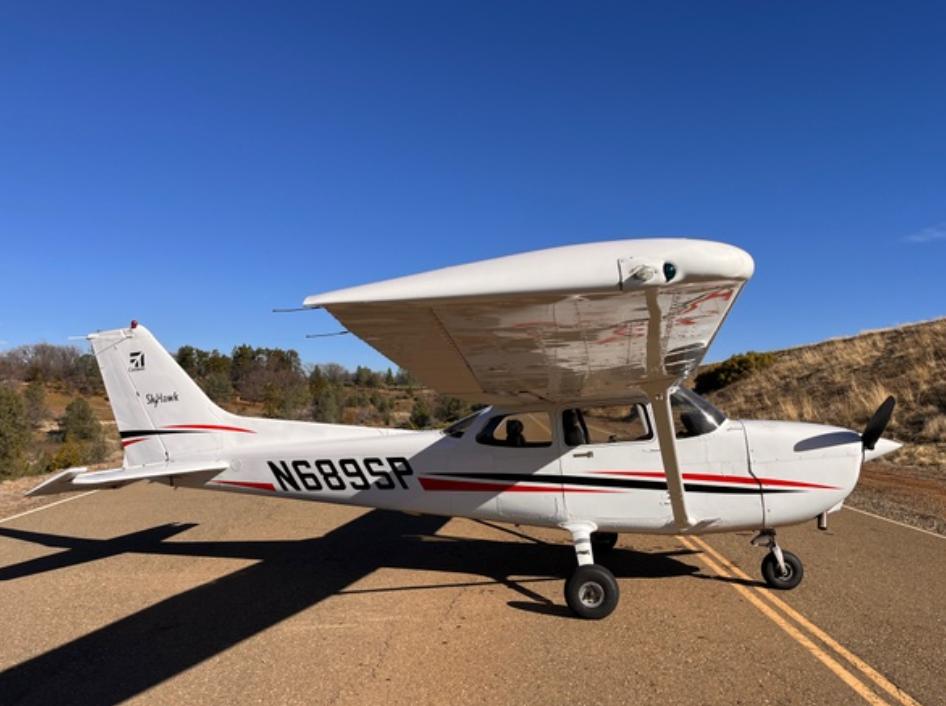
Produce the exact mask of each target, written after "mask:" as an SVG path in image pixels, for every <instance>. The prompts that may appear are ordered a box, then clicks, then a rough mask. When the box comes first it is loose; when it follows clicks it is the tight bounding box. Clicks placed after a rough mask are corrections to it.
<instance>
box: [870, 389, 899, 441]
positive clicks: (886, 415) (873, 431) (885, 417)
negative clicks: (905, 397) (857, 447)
mask: <svg viewBox="0 0 946 706" xmlns="http://www.w3.org/2000/svg"><path fill="white" fill-rule="evenodd" d="M896 404H897V401H896V400H895V399H894V398H893V395H891V396H890V397H888V398H887V399H885V400H884V401H883V403H882V404H881V405H880V407H878V408H877V411H876V412H874V416H872V417H871V418H870V421H868V422H867V426H866V427H864V433H863V434H861V442H862V443H863V444H864V448H865V449H867V450H868V451H873V450H874V446H876V445H877V440H878V439H879V438H880V435H881V434H883V433H884V429H886V428H887V424H888V423H889V422H890V415H892V414H893V408H894V405H896Z"/></svg>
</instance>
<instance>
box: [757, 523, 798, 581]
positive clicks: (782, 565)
mask: <svg viewBox="0 0 946 706" xmlns="http://www.w3.org/2000/svg"><path fill="white" fill-rule="evenodd" d="M752 544H753V545H754V546H757V547H768V549H769V553H768V554H766V555H765V558H764V559H762V578H763V579H764V580H765V583H766V584H768V586H769V587H770V588H777V589H780V590H783V591H788V590H791V589H793V588H795V587H796V586H797V585H798V584H800V583H801V580H802V579H803V578H804V576H805V568H804V567H803V566H802V563H801V559H799V558H798V557H797V556H795V555H794V554H792V553H791V552H788V551H785V550H784V549H782V548H781V547H780V546H779V545H778V542H776V541H775V530H774V529H766V530H762V531H760V532H759V534H757V535H756V536H755V537H754V538H753V539H752Z"/></svg>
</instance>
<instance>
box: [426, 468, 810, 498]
mask: <svg viewBox="0 0 946 706" xmlns="http://www.w3.org/2000/svg"><path fill="white" fill-rule="evenodd" d="M430 475H432V476H443V477H447V478H463V479H464V480H492V481H501V482H504V483H512V484H516V483H550V484H552V485H588V486H596V487H599V488H627V489H633V490H666V489H667V483H666V481H662V480H639V479H635V478H589V477H587V476H568V475H563V476H553V475H544V474H543V475H524V474H521V473H431V474H430ZM683 487H684V489H685V490H687V491H688V492H691V493H718V494H723V495H758V494H759V493H760V492H763V493H798V492H801V491H799V490H796V489H793V488H765V489H761V488H759V487H758V486H754V487H753V486H725V485H707V484H706V483H684V484H683Z"/></svg>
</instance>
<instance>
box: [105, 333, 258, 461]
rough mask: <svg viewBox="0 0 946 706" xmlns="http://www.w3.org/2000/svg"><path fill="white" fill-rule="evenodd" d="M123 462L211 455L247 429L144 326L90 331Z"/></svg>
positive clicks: (169, 459) (248, 432)
mask: <svg viewBox="0 0 946 706" xmlns="http://www.w3.org/2000/svg"><path fill="white" fill-rule="evenodd" d="M89 340H90V341H91V342H92V350H93V351H94V352H95V357H96V359H97V361H98V364H99V368H100V370H101V371H102V378H103V380H104V381H105V389H106V392H107V393H108V398H109V401H110V402H111V405H112V410H113V412H114V414H115V421H116V422H117V423H118V431H119V434H120V436H121V441H122V446H123V447H124V449H125V466H126V467H127V466H137V465H142V464H148V463H164V462H170V461H182V460H187V459H191V458H196V457H208V456H214V455H216V454H217V453H218V452H219V451H220V449H221V448H222V446H223V444H224V443H226V441H225V438H226V436H227V435H230V434H252V433H253V431H252V430H250V429H245V428H242V427H240V426H238V425H234V421H239V418H238V417H234V416H233V415H231V414H229V413H228V412H226V411H224V410H222V409H220V407H218V406H217V405H215V404H214V403H213V402H212V401H211V400H210V398H209V397H207V395H206V394H204V391H203V390H201V389H200V387H198V386H197V383H195V382H194V381H193V380H192V379H191V378H190V377H189V376H188V375H187V373H185V372H184V370H183V369H182V368H181V366H179V365H178V364H177V361H176V360H174V358H172V357H171V355H170V354H169V353H168V352H167V351H166V350H164V348H162V347H161V344H160V343H158V341H157V340H156V339H155V337H154V336H152V335H151V332H150V331H148V329H146V328H145V327H144V326H140V325H138V324H136V323H135V322H132V325H131V326H130V327H129V328H124V329H114V330H112V331H102V332H99V333H94V334H91V335H90V336H89Z"/></svg>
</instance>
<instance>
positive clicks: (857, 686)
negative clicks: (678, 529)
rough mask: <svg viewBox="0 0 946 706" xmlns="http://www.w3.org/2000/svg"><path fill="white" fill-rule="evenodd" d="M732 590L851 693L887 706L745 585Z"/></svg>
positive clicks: (715, 567) (686, 541) (687, 542)
mask: <svg viewBox="0 0 946 706" xmlns="http://www.w3.org/2000/svg"><path fill="white" fill-rule="evenodd" d="M677 539H679V540H680V542H681V544H683V546H685V547H686V548H687V549H690V550H692V551H698V550H699V545H697V544H696V542H695V541H694V540H695V539H696V538H695V537H677ZM698 556H699V559H700V561H702V562H703V563H704V564H706V566H708V567H709V568H710V570H711V571H714V572H715V573H717V574H718V575H720V576H723V577H725V578H733V577H732V576H731V575H730V574H729V573H727V572H726V571H725V570H724V569H723V568H722V567H721V566H719V564H717V563H716V562H714V561H713V560H712V559H710V558H709V557H708V556H706V555H705V554H703V553H700V554H699V555H698ZM729 585H730V586H732V587H733V588H734V589H736V590H737V591H738V592H739V593H740V594H741V595H742V596H743V597H744V598H745V599H746V600H747V601H749V602H750V603H752V605H754V606H755V607H756V608H758V609H759V610H760V611H761V612H762V614H763V615H765V616H766V617H767V618H768V619H769V620H771V621H772V622H773V623H775V624H776V625H778V626H779V627H780V628H781V629H782V630H784V631H785V632H786V633H788V635H789V636H790V637H791V638H792V639H794V640H795V641H796V642H797V643H798V644H800V645H801V646H802V647H804V648H805V649H806V650H808V652H810V653H811V654H812V655H813V656H814V657H815V658H816V659H817V660H818V661H819V662H821V663H822V664H823V665H824V666H826V667H827V668H828V669H830V670H831V671H832V672H834V674H835V675H836V676H837V677H838V678H839V679H840V680H841V681H843V682H844V683H845V684H847V685H848V686H849V687H851V688H852V689H853V690H854V691H856V692H857V693H858V695H860V696H861V697H862V698H863V699H864V700H865V701H867V702H868V703H870V704H874V705H875V706H889V703H888V702H887V701H884V700H883V699H882V698H880V697H879V696H878V695H877V694H875V693H874V692H873V691H871V690H870V688H869V687H868V686H867V685H866V684H865V683H864V682H862V681H861V680H860V679H858V678H857V677H856V676H854V675H853V674H852V673H851V672H849V671H848V670H847V669H845V668H844V667H843V666H842V665H841V664H840V663H839V662H838V661H837V660H836V659H834V658H833V657H831V655H829V654H828V653H827V652H825V651H824V650H822V649H821V648H820V647H818V645H816V644H815V643H814V642H812V641H811V640H810V639H809V638H808V637H807V636H806V635H805V634H804V633H802V632H801V630H799V629H798V628H796V627H795V626H794V625H792V624H791V623H789V622H788V621H787V620H786V619H785V618H783V617H782V616H781V615H779V614H778V613H777V612H776V611H775V610H774V609H773V608H772V607H770V606H769V605H767V604H766V603H765V602H764V601H763V600H762V599H761V598H759V597H758V596H757V595H756V593H757V591H755V590H752V589H750V588H748V587H746V586H742V585H740V584H737V583H731V584H729Z"/></svg>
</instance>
